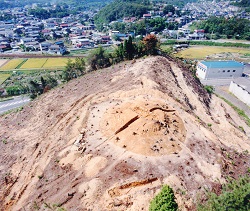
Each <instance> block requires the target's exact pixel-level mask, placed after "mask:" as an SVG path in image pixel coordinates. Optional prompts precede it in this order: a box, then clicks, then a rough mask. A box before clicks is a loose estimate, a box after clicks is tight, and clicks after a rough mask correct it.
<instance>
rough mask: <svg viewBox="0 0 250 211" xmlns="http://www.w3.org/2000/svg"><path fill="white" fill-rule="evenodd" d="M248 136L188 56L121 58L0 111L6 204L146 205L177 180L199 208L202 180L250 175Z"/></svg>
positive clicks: (179, 192)
mask: <svg viewBox="0 0 250 211" xmlns="http://www.w3.org/2000/svg"><path fill="white" fill-rule="evenodd" d="M229 114H230V115H229ZM208 123H210V124H212V126H208ZM239 126H242V127H243V128H244V129H245V131H246V133H243V132H242V131H240V130H239V129H238V128H239ZM249 136H250V129H249V127H248V126H247V125H246V124H245V123H244V121H243V120H241V119H240V118H239V117H238V116H237V114H236V113H235V112H234V111H233V110H232V109H231V108H230V107H229V106H228V105H227V104H225V103H224V102H223V101H221V100H220V99H218V98H217V97H216V96H212V98H211V99H210V97H209V96H208V95H207V94H206V93H205V92H203V91H202V88H201V85H200V84H199V83H198V82H196V81H194V80H193V78H192V76H191V74H190V73H189V72H188V71H187V70H186V69H185V68H183V67H181V65H180V64H179V65H178V64H176V63H175V62H174V61H170V60H167V59H166V58H164V57H148V58H146V59H140V60H138V61H136V62H135V63H134V64H132V63H130V62H127V63H126V64H125V63H123V64H118V65H116V66H113V67H110V68H107V69H104V70H101V71H96V72H93V73H89V74H87V75H85V76H84V77H82V78H79V79H76V80H73V81H71V82H69V83H68V84H65V85H63V86H61V87H58V88H56V89H54V90H52V91H50V92H48V93H46V94H44V95H43V96H41V97H39V98H38V99H36V100H35V101H33V102H31V103H30V104H29V105H27V106H25V107H24V109H23V110H22V111H20V112H18V113H12V114H8V115H5V116H1V117H0V140H5V141H1V142H0V160H1V163H0V204H1V205H2V207H1V209H2V210H35V208H37V209H38V207H39V208H40V210H46V208H45V207H46V204H47V205H49V206H53V204H57V205H60V206H62V207H64V208H66V209H67V210H136V211H137V210H148V206H149V202H150V200H151V199H152V198H153V197H154V196H155V194H156V193H157V192H158V191H159V190H160V188H161V186H162V184H169V185H170V186H171V187H172V188H173V189H174V191H175V194H176V197H177V201H178V204H179V207H180V208H181V210H193V209H194V205H195V203H196V202H195V200H196V199H197V196H198V195H202V193H203V190H204V187H208V188H211V189H214V190H215V191H217V192H219V191H220V185H219V182H218V181H220V182H224V181H225V178H226V177H227V176H228V175H230V176H233V177H237V176H239V175H240V174H245V173H246V171H247V168H248V166H249V164H250V161H249V154H248V153H246V152H245V150H248V151H250V145H249ZM6 142H7V143H6ZM228 155H229V156H228ZM218 187H219V188H218ZM184 192H185V194H184Z"/></svg>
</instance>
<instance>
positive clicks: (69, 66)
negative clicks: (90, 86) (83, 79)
mask: <svg viewBox="0 0 250 211" xmlns="http://www.w3.org/2000/svg"><path fill="white" fill-rule="evenodd" d="M85 71H86V65H85V60H84V58H80V57H77V58H76V59H75V61H74V62H73V61H72V60H71V59H68V61H67V63H66V66H65V68H64V71H63V78H64V80H66V81H69V80H71V79H73V78H77V77H79V76H82V75H83V74H85Z"/></svg>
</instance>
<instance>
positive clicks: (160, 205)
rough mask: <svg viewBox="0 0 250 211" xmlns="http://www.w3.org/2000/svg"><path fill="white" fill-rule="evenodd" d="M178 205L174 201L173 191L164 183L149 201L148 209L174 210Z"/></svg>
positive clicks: (150, 210)
mask: <svg viewBox="0 0 250 211" xmlns="http://www.w3.org/2000/svg"><path fill="white" fill-rule="evenodd" d="M177 209H178V205H177V203H176V201H175V196H174V191H173V189H172V188H170V187H169V186H168V185H164V186H163V187H162V189H161V192H160V193H159V194H158V195H156V196H155V198H154V199H153V200H152V201H151V202H150V206H149V211H175V210H177Z"/></svg>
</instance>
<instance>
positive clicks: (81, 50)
mask: <svg viewBox="0 0 250 211" xmlns="http://www.w3.org/2000/svg"><path fill="white" fill-rule="evenodd" d="M88 51H89V49H79V50H74V51H70V55H71V56H77V55H82V54H86V53H87V52H88Z"/></svg>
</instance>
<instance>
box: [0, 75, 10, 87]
mask: <svg viewBox="0 0 250 211" xmlns="http://www.w3.org/2000/svg"><path fill="white" fill-rule="evenodd" d="M9 77H10V74H9V73H0V85H1V84H2V83H3V82H4V81H5V80H6V79H7V78H9Z"/></svg>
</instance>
